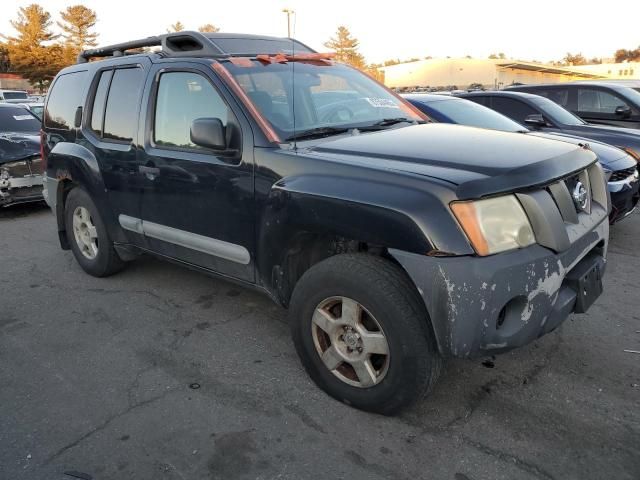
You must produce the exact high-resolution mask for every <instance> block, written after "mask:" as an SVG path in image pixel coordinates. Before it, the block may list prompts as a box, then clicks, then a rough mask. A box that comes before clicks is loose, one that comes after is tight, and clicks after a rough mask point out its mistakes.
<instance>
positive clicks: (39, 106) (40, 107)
mask: <svg viewBox="0 0 640 480" xmlns="http://www.w3.org/2000/svg"><path fill="white" fill-rule="evenodd" d="M20 105H21V106H23V107H25V108H28V109H29V110H31V113H33V114H34V115H35V116H36V117H38V120H42V114H43V112H44V103H42V102H29V103H21V104H20Z"/></svg>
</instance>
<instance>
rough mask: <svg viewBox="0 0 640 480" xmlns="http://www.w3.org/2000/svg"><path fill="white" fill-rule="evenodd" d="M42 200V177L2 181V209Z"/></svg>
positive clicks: (0, 188) (28, 176)
mask: <svg viewBox="0 0 640 480" xmlns="http://www.w3.org/2000/svg"><path fill="white" fill-rule="evenodd" d="M42 199H43V196H42V175H25V176H23V177H9V178H7V179H2V180H0V207H6V206H9V205H15V204H18V203H28V202H38V201H41V200H42Z"/></svg>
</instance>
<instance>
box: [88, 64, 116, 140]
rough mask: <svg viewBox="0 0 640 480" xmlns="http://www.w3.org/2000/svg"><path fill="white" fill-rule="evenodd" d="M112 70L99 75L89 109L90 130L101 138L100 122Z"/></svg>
mask: <svg viewBox="0 0 640 480" xmlns="http://www.w3.org/2000/svg"><path fill="white" fill-rule="evenodd" d="M112 75H113V70H107V71H105V72H102V73H101V74H100V81H99V82H98V88H97V89H96V95H95V97H94V99H93V107H92V108H91V130H93V131H94V132H96V133H97V134H98V135H100V136H102V120H103V117H104V105H105V100H106V98H107V91H108V89H109V83H110V82H111V76H112Z"/></svg>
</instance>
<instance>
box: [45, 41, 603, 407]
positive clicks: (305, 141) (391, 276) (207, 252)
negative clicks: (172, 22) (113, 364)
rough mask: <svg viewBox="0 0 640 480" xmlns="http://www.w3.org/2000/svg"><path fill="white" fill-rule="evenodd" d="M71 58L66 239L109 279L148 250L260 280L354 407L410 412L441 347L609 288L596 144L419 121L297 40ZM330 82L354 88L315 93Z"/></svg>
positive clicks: (59, 125) (54, 180) (66, 95)
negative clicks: (605, 286)
mask: <svg viewBox="0 0 640 480" xmlns="http://www.w3.org/2000/svg"><path fill="white" fill-rule="evenodd" d="M151 46H161V52H160V53H144V54H135V55H127V50H129V49H135V48H141V47H151ZM294 50H295V54H294V53H293V51H294ZM96 57H107V58H106V59H104V60H102V61H91V62H89V61H88V60H90V59H95V58H96ZM79 61H80V62H81V63H80V64H79V65H74V66H71V67H67V68H65V69H64V70H62V71H61V72H60V73H59V74H58V75H57V77H56V78H55V79H54V81H53V84H52V87H51V90H50V92H49V94H48V96H47V103H46V106H45V115H44V124H43V129H44V141H43V149H44V156H45V159H46V162H45V163H46V180H45V184H46V192H47V193H46V195H45V197H46V199H47V201H48V203H49V205H50V206H51V208H52V210H53V212H54V213H55V216H56V220H57V228H58V235H59V239H60V244H61V246H62V248H64V249H71V250H72V252H73V255H74V256H75V258H76V260H77V261H78V263H79V264H80V266H81V267H82V268H83V269H84V270H85V271H86V272H87V273H89V274H91V275H94V276H98V277H103V276H106V275H111V274H113V273H115V272H117V271H118V270H120V269H121V268H122V267H123V265H124V262H125V261H127V260H133V259H134V258H135V257H136V256H137V255H138V254H140V253H142V252H146V253H152V254H154V255H158V256H160V257H162V258H169V259H172V260H173V261H176V262H179V263H182V264H184V265H187V266H189V267H191V268H194V269H199V270H201V271H203V272H206V273H209V274H212V275H218V276H220V277H222V278H225V279H230V280H233V281H235V282H238V283H241V284H243V285H246V286H247V287H252V288H255V289H257V290H258V291H261V292H264V293H265V294H266V295H268V296H269V297H270V298H272V299H273V300H274V301H276V302H277V303H278V304H280V305H282V306H284V307H287V308H288V309H289V321H290V325H291V331H292V337H293V341H294V344H295V346H296V349H297V351H298V353H299V355H300V358H301V360H302V363H303V364H304V366H305V368H306V369H307V371H308V372H309V374H310V376H311V377H312V378H313V380H314V381H315V382H316V383H317V384H318V385H319V386H320V387H321V388H323V389H324V390H326V391H327V392H328V393H329V394H330V395H332V396H334V397H335V398H337V399H339V400H340V401H343V402H346V403H348V404H349V405H352V406H355V407H358V408H362V409H366V410H371V411H375V412H380V413H384V414H391V413H394V412H397V411H398V410H400V409H401V408H402V407H405V406H406V405H408V404H409V403H411V402H412V401H414V400H416V399H417V398H419V397H420V396H421V395H422V394H423V393H425V392H428V391H429V390H430V388H431V387H432V385H433V384H434V382H435V381H436V379H437V377H438V375H439V372H440V370H441V365H442V359H443V358H446V357H461V358H474V357H479V356H483V355H491V354H494V353H500V352H505V351H508V350H510V349H513V348H516V347H519V346H522V345H524V344H526V343H529V342H531V341H533V340H535V339H537V338H538V337H540V336H541V335H543V334H545V333H547V332H550V331H552V330H554V329H555V328H556V327H557V326H558V325H560V324H561V323H562V322H563V321H564V320H565V319H566V318H567V316H568V315H569V314H570V313H571V312H575V313H581V312H584V311H586V310H587V309H588V308H589V307H590V306H591V304H592V303H593V302H594V301H595V300H596V298H597V297H598V296H599V295H600V293H601V291H602V281H601V278H602V275H603V273H604V265H605V258H606V251H607V244H608V232H609V224H608V221H607V213H608V212H607V204H608V198H607V191H606V182H605V179H604V173H603V171H602V168H601V167H600V165H599V164H598V163H597V161H596V155H595V154H594V153H593V152H591V151H590V150H588V149H585V148H582V147H579V146H576V145H572V144H569V143H565V142H557V141H550V140H546V139H542V138H536V137H530V136H526V135H516V134H513V133H506V132H497V131H489V130H480V129H476V128H470V127H463V126H459V125H445V124H431V123H425V121H426V117H425V116H424V115H423V114H421V113H420V112H419V111H418V110H417V109H415V108H414V107H412V106H411V105H410V104H409V103H407V102H405V101H404V100H403V99H402V98H400V97H398V96H396V95H395V94H394V93H392V92H391V91H390V90H388V89H386V88H385V87H384V86H382V85H380V84H379V83H377V82H376V81H374V80H373V79H371V78H370V77H368V76H367V75H365V74H363V73H361V72H360V71H358V70H356V69H353V68H351V67H349V66H347V65H343V64H339V63H333V62H332V61H331V60H330V57H329V56H327V55H325V54H319V53H316V52H314V51H313V50H311V49H310V48H308V47H306V46H305V45H304V44H302V43H300V42H297V41H295V40H292V39H279V38H272V37H259V36H246V35H234V34H220V33H217V34H201V33H198V32H185V31H182V32H179V33H171V34H166V35H161V36H158V37H150V38H147V39H144V40H140V41H133V42H127V43H124V44H119V45H113V46H110V47H104V48H100V49H96V50H90V51H86V52H83V53H82V54H81V55H80V57H79ZM294 65H295V68H294ZM294 87H295V89H294ZM336 89H337V90H341V91H345V92H351V91H355V92H358V97H356V98H352V97H350V96H347V97H346V98H344V101H342V102H340V101H337V102H336V97H335V96H328V95H322V93H323V92H328V91H333V90H336ZM318 94H320V95H318ZM323 98H324V99H325V100H323ZM323 101H327V102H329V103H327V104H323ZM293 104H295V106H296V108H295V110H294V109H293V108H291V107H292V105H293ZM293 112H295V117H294V115H293ZM559 160H561V161H559ZM554 199H555V200H554ZM247 335H248V337H249V336H250V332H249V333H248V334H247ZM238 348H242V345H241V344H240V345H238ZM212 355H214V356H215V355H216V353H215V352H212ZM217 361H218V362H221V361H224V359H221V358H218V359H217Z"/></svg>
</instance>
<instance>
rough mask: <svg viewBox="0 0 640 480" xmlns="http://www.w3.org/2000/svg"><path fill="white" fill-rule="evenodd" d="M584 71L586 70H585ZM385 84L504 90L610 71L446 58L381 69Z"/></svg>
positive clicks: (597, 75) (585, 78)
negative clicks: (507, 87)
mask: <svg viewBox="0 0 640 480" xmlns="http://www.w3.org/2000/svg"><path fill="white" fill-rule="evenodd" d="M583 68H584V67H583ZM380 70H381V71H382V72H383V74H384V83H385V84H386V85H387V86H388V87H391V88H400V87H451V86H455V87H457V88H461V89H465V88H468V87H469V86H470V85H473V84H481V85H483V86H484V87H485V88H492V89H500V88H503V87H506V86H509V85H513V84H514V83H557V82H566V81H570V80H587V79H589V80H595V79H601V78H607V76H608V75H607V74H606V73H604V72H606V71H607V69H594V71H590V70H588V69H586V70H581V69H580V68H579V67H557V66H553V65H546V64H542V63H534V62H522V61H519V60H507V59H475V58H446V59H429V60H418V61H415V62H408V63H401V64H398V65H391V66H388V67H381V68H380Z"/></svg>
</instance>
